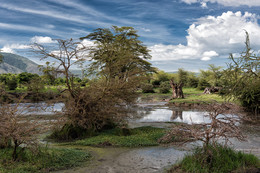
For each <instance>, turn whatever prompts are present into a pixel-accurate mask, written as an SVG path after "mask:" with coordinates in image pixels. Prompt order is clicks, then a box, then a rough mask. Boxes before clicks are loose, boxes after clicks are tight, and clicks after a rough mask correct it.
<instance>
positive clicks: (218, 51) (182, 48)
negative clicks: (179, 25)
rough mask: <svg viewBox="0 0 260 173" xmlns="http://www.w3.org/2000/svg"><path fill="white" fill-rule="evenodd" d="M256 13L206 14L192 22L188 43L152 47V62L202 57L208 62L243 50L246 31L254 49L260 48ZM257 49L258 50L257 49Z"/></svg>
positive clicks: (259, 29)
mask: <svg viewBox="0 0 260 173" xmlns="http://www.w3.org/2000/svg"><path fill="white" fill-rule="evenodd" d="M257 18H258V17H257V16H256V15H255V14H252V13H248V12H245V13H244V14H242V13H241V12H236V13H234V12H231V11H228V12H225V13H222V15H220V16H207V17H203V18H200V19H198V20H197V22H195V23H193V24H192V25H190V27H189V29H188V30H187V33H188V35H187V36H186V39H187V45H182V44H179V45H163V44H158V45H154V46H151V47H149V48H150V50H151V55H152V56H153V58H152V60H153V61H163V60H179V59H201V60H204V61H208V60H210V59H212V58H216V57H218V56H225V57H228V55H229V53H240V52H242V51H243V49H244V42H245V30H246V31H247V32H248V33H249V36H250V42H251V45H252V47H253V48H258V49H259V48H260V34H259V33H260V26H259V24H258V23H257ZM256 51H257V49H256Z"/></svg>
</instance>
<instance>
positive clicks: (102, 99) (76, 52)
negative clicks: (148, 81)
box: [36, 26, 153, 139]
mask: <svg viewBox="0 0 260 173" xmlns="http://www.w3.org/2000/svg"><path fill="white" fill-rule="evenodd" d="M136 32H137V31H135V30H134V29H133V28H131V27H122V28H119V27H115V26H114V27H112V30H110V29H97V30H96V31H95V32H93V33H91V34H89V35H88V36H86V37H83V38H81V39H82V40H83V39H90V40H92V41H94V45H93V46H89V47H85V46H84V45H82V44H81V42H74V41H73V40H72V39H70V40H57V43H58V46H57V47H58V51H57V50H56V51H55V52H53V50H52V51H48V50H47V49H46V48H45V47H44V46H42V45H38V44H36V48H38V50H37V52H39V53H40V54H42V55H43V56H44V57H43V58H47V57H49V58H52V59H54V60H56V61H57V62H59V63H58V67H57V69H58V70H60V71H62V72H63V74H64V75H65V78H66V86H67V90H68V91H69V93H70V96H68V97H67V99H66V101H65V108H64V111H63V112H64V115H65V116H66V117H67V118H68V122H67V124H66V125H65V126H63V130H66V129H68V127H69V128H70V127H71V126H73V127H76V128H78V129H80V130H79V131H82V130H83V131H86V130H89V129H90V130H94V131H96V130H101V129H102V128H104V127H105V126H108V125H109V124H111V122H112V124H118V123H121V122H122V121H121V120H123V118H122V114H120V113H121V112H123V111H124V108H125V107H124V106H120V105H123V104H124V105H125V104H127V103H131V102H133V101H134V100H135V98H136V96H137V93H136V90H137V88H138V86H139V84H140V82H141V80H142V79H143V78H144V77H145V75H146V74H147V73H149V72H152V71H153V68H152V67H151V64H150V63H149V62H147V61H146V59H148V58H150V55H149V53H148V52H149V51H148V49H147V48H146V47H145V46H143V45H142V42H141V41H139V40H138V35H137V34H136ZM80 44H81V45H80ZM79 45H80V46H79ZM57 52H58V53H57ZM86 57H90V60H91V64H90V65H89V68H88V73H89V74H94V75H93V76H95V77H96V78H95V79H94V80H92V81H91V82H90V85H89V86H88V87H84V88H80V87H77V86H75V85H74V84H73V75H72V74H71V72H70V68H71V66H72V65H73V64H80V63H83V62H84V61H85V60H86ZM124 115H126V114H124ZM69 131H71V130H69ZM74 132H75V131H74ZM74 132H73V136H72V138H75V137H79V135H78V134H75V133H78V130H76V132H75V133H74ZM68 135H69V134H68ZM61 138H63V137H61ZM68 138H70V137H69V136H68ZM68 138H67V137H65V138H63V139H68Z"/></svg>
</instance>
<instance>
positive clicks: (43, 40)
mask: <svg viewBox="0 0 260 173" xmlns="http://www.w3.org/2000/svg"><path fill="white" fill-rule="evenodd" d="M31 42H33V43H40V44H42V43H43V44H48V43H55V41H54V40H53V39H52V38H51V37H43V36H34V37H33V38H31Z"/></svg>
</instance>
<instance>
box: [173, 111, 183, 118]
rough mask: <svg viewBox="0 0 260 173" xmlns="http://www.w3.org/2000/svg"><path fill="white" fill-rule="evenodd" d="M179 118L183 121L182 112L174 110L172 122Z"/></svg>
mask: <svg viewBox="0 0 260 173" xmlns="http://www.w3.org/2000/svg"><path fill="white" fill-rule="evenodd" d="M178 117H179V118H180V119H181V120H183V117H182V110H172V116H171V120H175V119H177V118H178Z"/></svg>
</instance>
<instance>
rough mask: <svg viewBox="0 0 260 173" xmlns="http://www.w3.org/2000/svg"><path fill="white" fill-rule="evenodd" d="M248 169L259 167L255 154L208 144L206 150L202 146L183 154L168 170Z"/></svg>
mask: <svg viewBox="0 0 260 173" xmlns="http://www.w3.org/2000/svg"><path fill="white" fill-rule="evenodd" d="M248 169H253V170H255V169H256V171H257V170H259V169H260V161H259V159H258V158H257V157H256V156H254V155H252V154H245V153H242V152H240V151H239V152H236V151H235V150H233V149H231V148H229V147H224V146H221V145H217V146H216V147H213V146H209V148H208V152H206V151H205V149H203V148H197V149H196V150H195V151H194V153H193V154H192V155H187V156H185V157H184V158H183V160H182V161H181V162H180V163H178V164H177V165H174V166H173V167H172V169H171V170H169V171H168V172H169V173H172V172H178V171H180V172H205V173H206V172H212V173H219V172H221V173H225V172H232V171H236V170H239V171H242V172H246V171H247V170H248Z"/></svg>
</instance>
